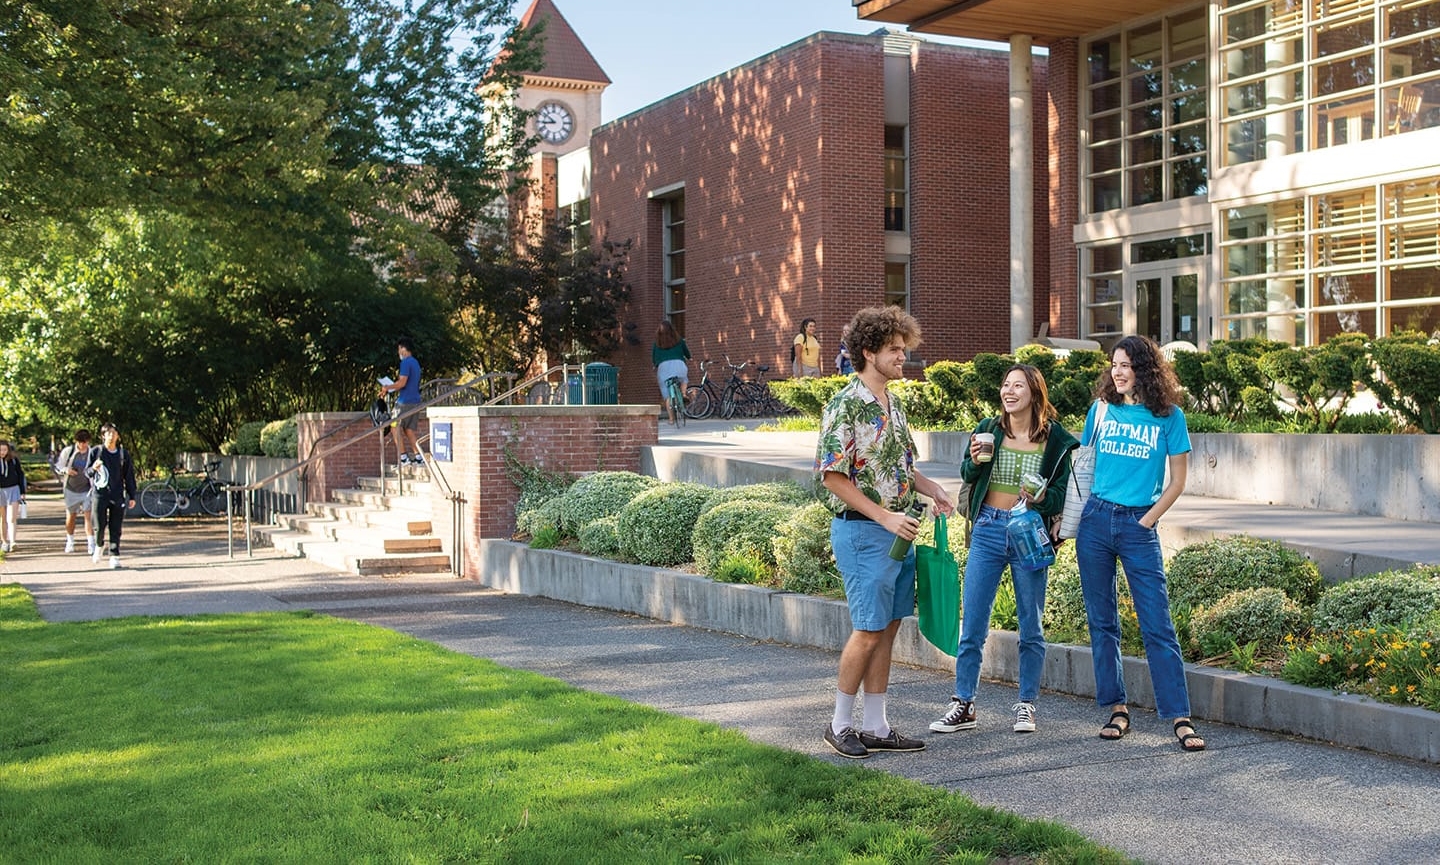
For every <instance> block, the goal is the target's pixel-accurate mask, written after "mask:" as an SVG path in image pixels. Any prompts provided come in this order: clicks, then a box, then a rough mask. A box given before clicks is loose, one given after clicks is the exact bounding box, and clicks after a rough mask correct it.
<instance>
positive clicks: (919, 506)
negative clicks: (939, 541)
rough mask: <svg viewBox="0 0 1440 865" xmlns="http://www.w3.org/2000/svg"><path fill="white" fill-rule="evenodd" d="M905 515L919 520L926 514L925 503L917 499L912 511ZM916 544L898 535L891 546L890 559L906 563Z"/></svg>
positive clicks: (911, 507)
mask: <svg viewBox="0 0 1440 865" xmlns="http://www.w3.org/2000/svg"><path fill="white" fill-rule="evenodd" d="M905 513H906V514H907V515H909V517H910V518H911V519H916V520H918V519H920V517H922V516H924V514H925V503H924V502H922V501H920V500H919V499H916V500H915V502H914V504H912V505H910V510H908V511H906V512H905ZM914 543H915V542H914V541H907V540H905V539H904V538H902V537H900V536H899V535H896V536H895V540H894V541H893V542H892V543H891V544H890V558H892V559H894V560H895V561H897V562H903V561H905V557H906V556H908V555H909V554H910V547H911V545H913V544H914Z"/></svg>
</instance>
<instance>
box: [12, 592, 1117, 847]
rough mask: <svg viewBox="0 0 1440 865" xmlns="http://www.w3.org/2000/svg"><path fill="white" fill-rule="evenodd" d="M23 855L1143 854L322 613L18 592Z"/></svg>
mask: <svg viewBox="0 0 1440 865" xmlns="http://www.w3.org/2000/svg"><path fill="white" fill-rule="evenodd" d="M0 642H3V645H4V646H5V655H6V663H5V664H4V665H3V666H0V691H3V693H4V694H5V699H4V700H3V701H0V851H4V852H3V853H0V858H3V859H5V860H7V861H16V862H117V861H118V862H151V861H155V862H160V861H164V862H186V861H204V862H213V861H266V862H307V863H309V862H354V861H374V862H396V861H406V862H442V861H445V862H450V861H482V862H499V861H504V862H536V863H540V862H562V861H575V859H576V858H577V856H578V857H580V858H583V859H585V860H587V861H596V862H617V863H627V862H644V863H652V862H682V861H683V862H737V861H747V862H757V861H781V860H783V861H793V862H839V861H856V862H862V861H873V862H901V861H903V862H937V863H938V862H967V863H968V862H975V863H979V862H990V861H995V860H1004V861H1023V862H1034V863H1066V862H1120V861H1124V860H1123V858H1122V857H1120V856H1119V855H1117V854H1115V853H1113V852H1111V851H1108V850H1105V849H1103V848H1099V847H1096V846H1095V845H1093V844H1092V843H1090V842H1088V841H1087V840H1085V839H1084V838H1082V837H1081V836H1079V835H1078V834H1077V833H1075V832H1074V831H1072V830H1070V829H1067V828H1065V827H1062V826H1059V825H1056V824H1054V823H1048V822H1043V821H1029V820H1024V819H1021V818H1018V817H1015V816H1013V815H1008V814H1005V813H1001V812H998V811H995V810H992V809H987V808H981V807H979V806H977V805H975V804H974V803H973V802H971V801H970V800H968V799H966V798H965V797H963V796H959V795H955V794H951V793H947V792H945V791H943V790H937V789H933V788H929V787H925V786H923V785H920V784H917V783H914V782H912V781H909V780H906V779H902V778H896V777H893V776H890V775H887V774H885V773H882V772H875V771H871V770H867V769H862V768H859V767H855V766H848V765H847V766H839V765H834V764H831V763H827V762H823V761H820V760H816V759H813V758H811V757H808V756H805V755H801V754H795V753H791V752H788V751H783V750H780V749H777V748H773V747H770V746H766V745H760V744H756V743H753V742H751V741H749V740H748V739H746V738H745V737H743V736H742V735H740V734H739V733H737V732H735V731H732V730H725V729H722V728H720V727H719V726H717V725H714V724H704V723H700V722H696V721H691V720H688V719H684V718H677V717H672V716H669V715H665V714H663V713H661V712H658V711H655V710H653V709H649V708H646V707H641V706H635V705H632V704H629V703H626V702H624V701H621V700H618V699H615V698H611V697H606V696H603V695H596V694H591V693H586V692H583V691H580V690H578V689H575V688H573V687H570V686H569V685H566V684H564V683H561V682H557V681H555V680H552V679H547V678H545V677H542V676H538V675H535V674H532V673H528V672H523V671H517V670H511V669H507V668H504V667H500V666H498V665H496V664H493V663H491V662H489V661H486V660H484V659H477V658H472V657H469V656H466V655H461V654H457V653H454V652H451V651H449V650H447V649H444V648H441V647H439V646H436V645H434V644H431V643H427V642H424V641H422V640H417V639H414V638H412V637H409V636H407V635H403V634H398V633H396V632H393V631H388V630H385V629H382V628H376V627H372V626H368V625H361V624H356V623H351V622H345V621H341V620H337V619H331V618H328V617H324V616H317V615H311V614H304V613H263V614H243V615H223V616H199V617H193V618H128V619H115V620H107V621H98V622H85V623H65V624H47V623H45V622H43V621H41V620H40V619H39V617H38V615H37V613H36V610H35V607H34V603H33V601H32V600H31V598H30V596H29V594H28V593H26V592H25V591H24V590H23V589H21V588H19V587H17V586H3V587H0Z"/></svg>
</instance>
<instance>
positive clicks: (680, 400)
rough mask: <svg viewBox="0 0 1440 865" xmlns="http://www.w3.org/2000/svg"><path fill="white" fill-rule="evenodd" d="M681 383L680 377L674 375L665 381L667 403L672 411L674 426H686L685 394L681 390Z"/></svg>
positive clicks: (671, 416)
mask: <svg viewBox="0 0 1440 865" xmlns="http://www.w3.org/2000/svg"><path fill="white" fill-rule="evenodd" d="M680 381H681V379H680V376H678V375H672V376H670V377H669V378H667V379H665V402H666V403H667V407H668V408H669V410H670V424H671V425H672V426H684V425H685V394H683V393H682V392H681V390H680Z"/></svg>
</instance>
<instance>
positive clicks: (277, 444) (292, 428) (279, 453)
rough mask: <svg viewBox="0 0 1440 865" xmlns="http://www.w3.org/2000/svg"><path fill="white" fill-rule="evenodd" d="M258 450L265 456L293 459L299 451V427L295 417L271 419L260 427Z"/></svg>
mask: <svg viewBox="0 0 1440 865" xmlns="http://www.w3.org/2000/svg"><path fill="white" fill-rule="evenodd" d="M260 450H261V452H262V453H264V454H265V456H267V457H289V458H291V459H293V458H294V457H295V456H296V454H298V453H299V451H300V428H299V426H297V425H296V423H295V418H293V417H291V418H286V419H285V420H277V421H271V422H270V423H267V424H265V426H263V427H261V428H260Z"/></svg>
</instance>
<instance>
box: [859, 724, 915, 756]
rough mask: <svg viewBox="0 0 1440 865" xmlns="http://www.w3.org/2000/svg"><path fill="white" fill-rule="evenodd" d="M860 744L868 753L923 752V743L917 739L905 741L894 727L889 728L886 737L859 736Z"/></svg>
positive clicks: (865, 734)
mask: <svg viewBox="0 0 1440 865" xmlns="http://www.w3.org/2000/svg"><path fill="white" fill-rule="evenodd" d="M860 744H862V745H864V746H865V748H866V749H867V750H870V751H923V750H925V743H924V742H922V741H920V740H919V739H907V738H906V737H904V736H902V735H900V731H899V730H897V729H895V728H894V727H891V728H890V735H888V736H872V735H870V734H869V733H861V734H860Z"/></svg>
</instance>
